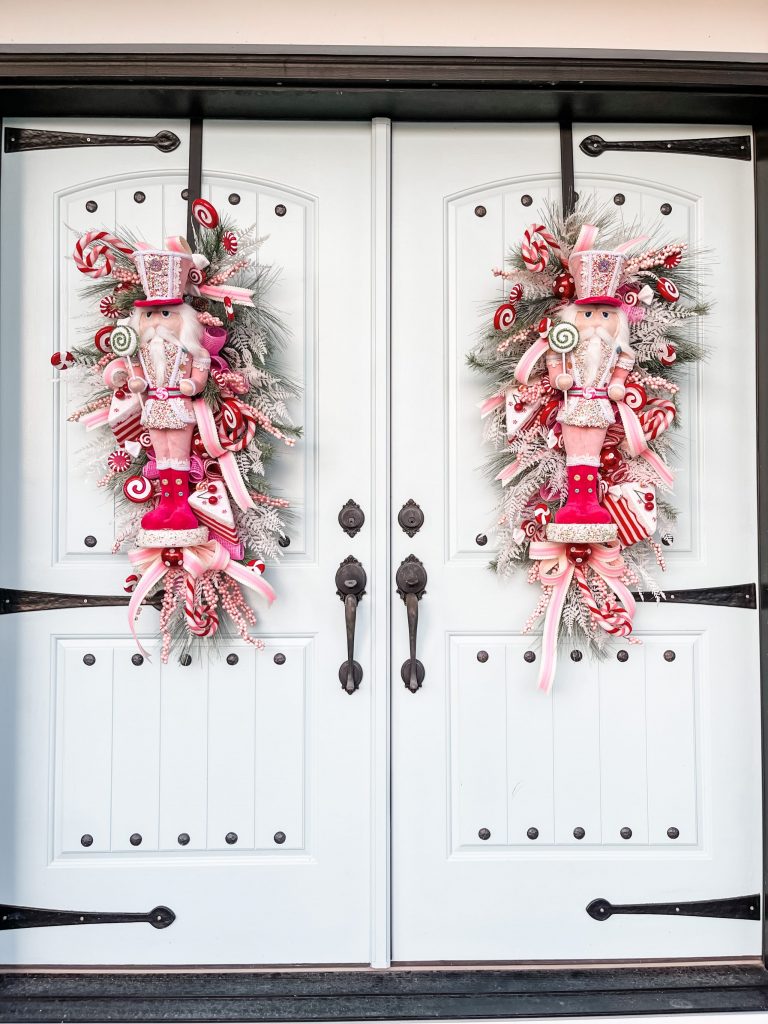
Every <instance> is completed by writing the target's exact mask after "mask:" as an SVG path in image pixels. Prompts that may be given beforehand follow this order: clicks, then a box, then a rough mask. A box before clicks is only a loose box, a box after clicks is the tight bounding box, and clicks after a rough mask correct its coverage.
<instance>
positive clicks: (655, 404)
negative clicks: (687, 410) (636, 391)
mask: <svg viewBox="0 0 768 1024" xmlns="http://www.w3.org/2000/svg"><path fill="white" fill-rule="evenodd" d="M675 413H676V410H675V403H674V402H670V401H669V400H668V399H666V398H654V400H653V401H652V402H648V404H647V405H646V406H645V408H644V409H643V410H642V411H641V412H640V413H639V414H638V419H639V420H640V425H641V427H642V428H643V433H644V434H645V436H646V438H647V439H648V440H649V441H653V440H655V438H657V437H658V436H659V434H663V433H664V431H665V430H667V429H668V428H669V427H671V426H672V423H673V422H674V419H675Z"/></svg>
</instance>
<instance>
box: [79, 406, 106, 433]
mask: <svg viewBox="0 0 768 1024" xmlns="http://www.w3.org/2000/svg"><path fill="white" fill-rule="evenodd" d="M80 422H81V423H82V424H83V426H84V427H85V429H86V430H95V429H96V427H103V426H104V425H105V424H106V423H108V422H109V409H96V411H95V412H89V413H87V414H86V415H85V416H82V417H81V418H80Z"/></svg>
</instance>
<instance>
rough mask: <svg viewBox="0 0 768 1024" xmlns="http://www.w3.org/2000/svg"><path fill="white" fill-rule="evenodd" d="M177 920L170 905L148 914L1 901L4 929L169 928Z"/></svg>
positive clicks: (1, 924)
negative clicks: (21, 905)
mask: <svg viewBox="0 0 768 1024" xmlns="http://www.w3.org/2000/svg"><path fill="white" fill-rule="evenodd" d="M175 920H176V915H175V914H174V912H173V911H172V910H171V909H169V908H168V907H155V908H154V909H153V910H150V911H149V913H148V914H110V913H103V914H102V913H98V912H96V913H94V912H93V911H83V912H82V913H80V912H79V911H77V910H41V909H40V908H38V907H14V906H12V905H11V904H8V903H0V931H9V930H12V929H14V928H54V927H58V926H61V925H77V924H151V925H152V927H153V928H167V927H168V926H169V925H172V924H173V922H174V921H175Z"/></svg>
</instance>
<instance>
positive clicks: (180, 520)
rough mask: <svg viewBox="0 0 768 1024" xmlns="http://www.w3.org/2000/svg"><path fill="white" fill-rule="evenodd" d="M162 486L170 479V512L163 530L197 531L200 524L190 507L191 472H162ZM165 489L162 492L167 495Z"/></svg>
mask: <svg viewBox="0 0 768 1024" xmlns="http://www.w3.org/2000/svg"><path fill="white" fill-rule="evenodd" d="M160 476H161V481H160V482H161V484H162V482H163V480H164V479H166V478H168V479H169V487H168V489H169V490H170V492H171V494H170V499H169V500H170V502H171V506H170V511H169V514H168V516H167V518H166V519H165V522H164V523H163V525H162V529H163V530H196V529H197V528H198V526H199V525H200V522H199V520H198V518H197V516H196V515H195V513H194V512H193V511H192V509H191V508H190V507H189V500H188V499H189V470H187V469H169V470H165V471H163V472H161V474H160ZM165 490H166V489H165V487H163V489H162V491H161V492H160V493H161V494H162V495H165Z"/></svg>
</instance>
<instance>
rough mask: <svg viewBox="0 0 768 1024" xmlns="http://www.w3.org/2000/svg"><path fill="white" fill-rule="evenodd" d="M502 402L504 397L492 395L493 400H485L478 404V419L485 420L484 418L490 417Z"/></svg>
mask: <svg viewBox="0 0 768 1024" xmlns="http://www.w3.org/2000/svg"><path fill="white" fill-rule="evenodd" d="M504 402H505V397H504V395H494V396H493V398H486V400H485V401H484V402H481V403H480V418H481V419H485V417H486V416H488V415H490V413H492V412H493V410H494V409H498V407H499V406H500V405H504Z"/></svg>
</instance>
